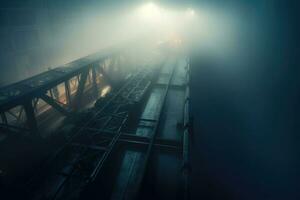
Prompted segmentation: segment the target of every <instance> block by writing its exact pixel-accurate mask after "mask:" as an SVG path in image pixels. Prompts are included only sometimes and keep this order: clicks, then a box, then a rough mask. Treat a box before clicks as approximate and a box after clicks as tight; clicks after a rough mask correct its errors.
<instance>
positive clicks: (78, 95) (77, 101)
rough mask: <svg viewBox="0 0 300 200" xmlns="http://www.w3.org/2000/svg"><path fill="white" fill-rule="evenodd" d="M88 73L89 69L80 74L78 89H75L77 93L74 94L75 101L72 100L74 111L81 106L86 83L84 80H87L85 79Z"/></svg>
mask: <svg viewBox="0 0 300 200" xmlns="http://www.w3.org/2000/svg"><path fill="white" fill-rule="evenodd" d="M88 73H89V68H87V69H85V70H83V72H82V73H81V76H80V80H79V84H78V88H77V92H76V96H75V99H74V109H75V110H78V109H79V107H80V106H81V103H82V94H83V92H84V88H85V83H86V80H87V77H88Z"/></svg>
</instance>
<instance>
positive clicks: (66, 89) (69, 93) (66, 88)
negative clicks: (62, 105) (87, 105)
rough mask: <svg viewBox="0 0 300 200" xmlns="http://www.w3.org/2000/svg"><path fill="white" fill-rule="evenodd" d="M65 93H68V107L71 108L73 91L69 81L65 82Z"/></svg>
mask: <svg viewBox="0 0 300 200" xmlns="http://www.w3.org/2000/svg"><path fill="white" fill-rule="evenodd" d="M65 92H66V100H67V105H68V106H69V107H71V90H70V82H69V80H67V81H65Z"/></svg>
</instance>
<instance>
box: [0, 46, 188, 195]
mask: <svg viewBox="0 0 300 200" xmlns="http://www.w3.org/2000/svg"><path fill="white" fill-rule="evenodd" d="M156 51H158V52H159V53H157V52H156ZM107 52H109V53H107ZM155 52H156V54H159V55H156V58H155V59H154V60H155V62H153V61H152V60H151V57H150V58H149V59H145V60H143V61H142V62H141V60H139V61H137V60H138V59H135V62H133V61H132V57H137V55H138V52H137V51H124V49H113V50H112V49H111V50H109V51H108V50H107V51H105V52H99V53H97V54H94V55H91V56H88V57H85V58H82V59H79V60H77V61H74V62H72V63H69V64H67V65H64V66H61V67H58V68H55V69H52V70H49V71H47V72H44V73H42V74H39V75H37V76H34V77H32V78H30V79H27V80H24V81H21V82H18V83H15V84H13V85H9V86H6V87H4V88H1V89H0V111H1V124H0V133H1V134H3V135H5V136H4V138H9V137H11V135H14V137H19V136H21V135H22V137H26V138H38V139H36V140H34V141H35V143H37V142H42V141H47V140H51V138H56V139H57V138H60V139H59V141H60V142H57V141H56V140H55V139H52V141H56V142H52V143H51V144H53V145H51V148H50V150H49V151H48V152H47V154H46V155H47V156H44V157H43V159H40V160H39V161H38V162H37V163H38V164H35V165H34V167H33V168H34V169H33V170H32V171H31V173H29V175H26V176H22V178H20V177H17V178H16V177H14V178H12V180H10V179H9V178H5V176H8V177H9V169H5V167H4V168H1V173H2V176H3V177H4V178H3V181H2V182H3V186H5V187H4V188H5V189H4V190H3V191H1V192H3V194H5V195H7V196H10V199H12V198H22V199H47V200H48V199H49V200H50V199H51V200H52V199H188V198H189V171H190V164H189V149H190V140H191V135H190V134H191V128H190V127H191V123H190V117H189V59H188V57H186V55H184V54H182V53H178V52H176V53H175V52H171V51H168V52H165V51H162V50H157V49H156V50H155ZM129 58H130V59H129ZM129 60H130V61H129ZM141 63H142V64H141ZM3 141H5V139H3ZM3 141H0V142H3ZM0 145H1V143H0ZM13 148H14V147H13ZM15 148H18V147H15ZM20 148H21V147H20ZM0 159H1V157H0ZM20 159H22V158H20ZM25 162H26V161H25ZM0 167H1V166H0ZM6 171H8V172H7V173H5V172H6ZM8 180H9V181H8ZM14 191H15V192H14ZM13 193H14V194H13Z"/></svg>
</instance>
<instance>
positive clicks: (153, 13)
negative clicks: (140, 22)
mask: <svg viewBox="0 0 300 200" xmlns="http://www.w3.org/2000/svg"><path fill="white" fill-rule="evenodd" d="M138 14H139V17H140V18H141V19H144V20H146V21H150V22H157V21H160V20H161V19H162V16H163V10H162V9H161V8H159V7H158V6H157V5H156V4H154V3H152V2H150V3H147V4H145V5H142V6H141V7H140V8H139V9H138Z"/></svg>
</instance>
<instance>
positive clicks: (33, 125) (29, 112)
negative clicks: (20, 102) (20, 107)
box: [24, 99, 37, 135]
mask: <svg viewBox="0 0 300 200" xmlns="http://www.w3.org/2000/svg"><path fill="white" fill-rule="evenodd" d="M24 110H25V114H26V122H27V126H28V127H29V129H30V130H31V131H32V133H33V134H34V135H36V134H37V122H36V118H35V114H34V108H33V105H32V100H31V99H30V100H27V101H26V102H25V103H24Z"/></svg>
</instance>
